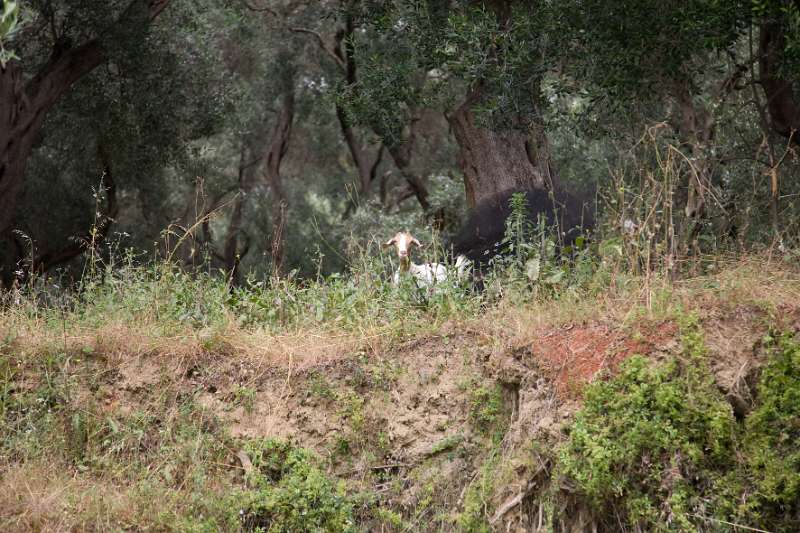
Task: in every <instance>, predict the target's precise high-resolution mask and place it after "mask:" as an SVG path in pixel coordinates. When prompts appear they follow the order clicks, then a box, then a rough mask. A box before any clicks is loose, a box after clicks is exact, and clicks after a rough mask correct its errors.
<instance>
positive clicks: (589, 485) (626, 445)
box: [557, 316, 800, 531]
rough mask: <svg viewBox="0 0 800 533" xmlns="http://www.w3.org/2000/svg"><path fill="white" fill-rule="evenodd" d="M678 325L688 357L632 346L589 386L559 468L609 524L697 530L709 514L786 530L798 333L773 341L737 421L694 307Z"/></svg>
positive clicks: (798, 404)
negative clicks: (661, 357)
mask: <svg viewBox="0 0 800 533" xmlns="http://www.w3.org/2000/svg"><path fill="white" fill-rule="evenodd" d="M682 327H683V330H684V331H683V341H684V353H685V356H686V357H687V359H686V360H685V361H683V362H679V361H677V360H670V361H667V362H663V363H660V364H654V363H650V362H648V361H647V360H646V359H644V358H642V357H639V356H635V357H633V358H631V359H630V360H628V361H626V362H625V363H624V364H623V365H622V367H621V369H620V374H619V376H617V377H616V378H614V379H612V380H610V381H607V382H599V383H596V384H594V385H591V386H590V387H589V388H588V389H587V391H586V397H585V402H584V407H583V409H582V410H581V411H580V412H579V413H578V415H577V416H576V418H575V421H574V423H573V424H572V425H571V427H570V430H569V434H570V436H569V441H568V442H567V443H566V444H565V445H564V446H563V447H562V448H561V449H560V450H559V453H558V467H557V468H558V471H559V472H560V473H561V475H564V476H566V477H568V478H569V479H570V480H571V482H572V483H574V484H575V486H576V487H577V489H578V491H579V492H580V493H581V494H582V495H583V496H584V497H586V498H587V499H588V500H589V501H590V502H591V503H592V505H593V506H594V509H595V511H596V512H597V514H598V516H599V517H600V519H601V520H607V521H608V524H610V525H614V526H616V525H617V524H619V522H618V520H622V521H623V522H622V523H623V524H624V525H625V527H631V528H635V527H641V528H645V529H648V530H670V529H676V528H677V529H679V530H685V531H694V530H696V529H697V528H698V527H699V526H698V524H702V523H703V522H702V520H703V519H704V518H709V519H710V520H712V521H713V520H723V521H727V522H733V523H737V524H742V525H749V526H754V527H758V528H761V529H766V530H769V531H792V530H793V529H794V524H796V522H797V519H798V517H800V508H799V507H798V503H797V502H798V491H800V453H798V450H797V446H796V442H797V439H798V427H800V425H798V420H800V401H798V398H799V397H800V378H798V376H800V372H798V370H800V344H798V343H797V341H796V340H794V339H793V338H792V337H790V336H782V337H780V339H779V340H777V341H776V342H775V343H774V345H773V348H772V349H771V350H770V359H769V363H768V365H767V366H766V367H765V369H764V370H763V372H762V375H761V378H760V380H759V384H758V395H757V407H756V409H755V410H753V411H752V412H751V413H750V414H749V415H748V416H747V418H746V419H745V421H744V422H743V423H737V422H736V420H734V418H733V415H732V413H731V409H730V407H729V405H728V404H727V403H726V402H725V401H724V399H723V398H722V396H721V395H720V393H719V392H718V390H717V388H716V386H715V384H714V381H713V379H712V377H711V376H710V373H709V372H708V370H707V368H706V366H705V359H704V357H705V355H704V354H705V347H704V345H703V343H702V335H701V334H700V332H699V327H698V326H697V319H696V318H694V317H691V316H690V317H688V318H686V319H685V320H684V323H683V326H682Z"/></svg>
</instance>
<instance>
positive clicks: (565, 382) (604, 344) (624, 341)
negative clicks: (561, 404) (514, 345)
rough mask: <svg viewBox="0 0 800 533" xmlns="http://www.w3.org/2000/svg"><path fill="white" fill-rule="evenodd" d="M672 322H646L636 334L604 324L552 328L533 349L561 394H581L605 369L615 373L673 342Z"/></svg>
mask: <svg viewBox="0 0 800 533" xmlns="http://www.w3.org/2000/svg"><path fill="white" fill-rule="evenodd" d="M677 332H678V328H677V326H676V325H675V324H674V323H673V322H661V323H656V324H646V325H643V326H641V327H640V330H639V331H638V332H637V333H636V334H635V336H634V334H633V333H632V332H629V331H623V330H621V329H616V328H612V327H610V326H608V325H605V324H593V325H585V326H575V325H573V326H569V327H567V328H561V329H556V330H551V331H550V332H547V333H545V334H544V335H542V336H540V337H539V338H537V339H536V340H535V341H534V342H533V346H532V351H533V354H534V356H535V357H536V358H537V359H538V361H539V364H540V366H541V368H542V370H544V371H545V372H546V373H547V374H549V375H550V377H551V379H552V380H553V382H554V384H555V388H556V392H557V393H558V394H559V395H561V396H580V393H581V391H582V389H583V387H584V386H585V385H586V384H587V383H591V382H592V381H593V380H594V379H595V377H596V376H597V375H598V374H599V373H600V372H602V371H609V372H612V373H613V372H615V371H616V369H617V367H618V366H619V364H620V363H621V362H622V361H624V360H626V359H628V358H629V357H631V356H632V355H634V354H637V353H638V354H648V353H651V352H654V351H657V350H661V349H663V348H664V347H665V346H666V345H668V344H670V342H671V341H674V339H675V337H676V335H677Z"/></svg>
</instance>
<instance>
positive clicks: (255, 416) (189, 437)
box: [0, 257, 800, 532]
mask: <svg viewBox="0 0 800 533" xmlns="http://www.w3.org/2000/svg"><path fill="white" fill-rule="evenodd" d="M578 267H579V265H578ZM578 267H573V269H572V270H570V271H568V272H567V271H563V270H562V271H561V272H562V274H560V275H558V276H554V275H553V273H552V272H551V273H550V274H547V276H549V277H546V276H545V274H546V273H545V272H542V273H540V272H539V270H538V266H537V271H536V272H535V274H536V276H534V277H531V276H530V274H531V272H530V269H528V270H527V271H526V276H527V277H525V276H522V277H520V276H518V275H517V276H516V277H515V276H514V275H512V274H511V273H508V272H507V273H506V275H505V276H506V277H504V278H503V283H496V284H493V283H492V282H491V280H490V282H489V283H487V290H486V291H484V292H482V293H474V292H473V291H471V290H470V288H469V287H464V286H451V287H443V288H441V290H438V291H436V292H434V293H427V292H425V291H422V292H420V291H418V290H416V288H415V287H411V286H406V287H401V288H395V287H392V286H391V285H390V284H388V283H387V282H386V281H385V279H386V277H385V276H384V275H383V274H382V273H381V272H380V271H378V270H377V269H370V268H363V269H361V270H359V271H355V272H353V273H351V274H349V275H346V276H341V277H333V278H330V279H327V280H320V281H319V282H316V283H304V284H297V283H293V282H291V281H281V282H274V283H253V284H250V285H248V286H247V287H246V288H242V289H236V290H233V291H230V290H229V289H228V287H227V285H226V284H225V283H224V282H223V281H220V280H218V279H216V278H213V277H210V276H209V277H206V276H200V277H197V276H188V275H185V274H182V273H180V272H178V271H176V270H174V269H172V268H169V267H168V266H165V265H160V266H157V267H154V268H139V267H133V266H130V267H127V268H123V269H120V270H117V271H116V273H111V272H108V273H105V275H103V276H101V275H97V276H88V277H87V280H86V281H85V283H84V286H83V288H82V290H81V291H79V292H77V293H70V294H66V293H64V292H62V291H60V290H59V289H58V288H57V287H53V286H48V285H47V283H44V282H42V283H41V284H40V285H38V288H37V289H36V290H35V291H33V290H32V291H21V292H16V293H13V294H11V295H9V296H8V299H7V301H6V302H4V305H3V307H2V311H1V312H0V424H2V428H0V435H2V443H1V444H0V530H2V531H30V530H48V531H61V530H98V531H100V530H102V531H110V530H122V529H124V530H159V531H161V530H173V531H219V530H228V531H231V530H234V531H235V530H245V531H252V530H259V528H260V530H269V531H311V530H322V531H359V530H370V531H397V532H401V531H489V530H496V531H507V530H514V528H519V530H525V531H538V530H541V531H549V530H553V531H582V530H587V531H589V530H592V528H594V527H597V528H599V530H620V529H624V530H630V531H636V530H639V531H652V530H682V531H697V530H704V531H741V530H742V529H738V528H737V527H738V526H748V527H751V528H757V529H761V530H767V531H792V530H796V528H795V526H796V525H797V524H798V521H800V504H798V501H800V451H798V447H797V445H796V443H797V442H798V439H799V438H800V338H798V333H800V272H799V271H798V270H797V268H796V266H794V265H792V264H791V263H790V262H785V261H778V260H775V259H772V258H769V257H751V258H745V259H736V260H731V261H729V262H725V261H720V260H716V261H715V262H706V263H703V264H698V266H697V268H696V271H697V272H703V273H702V274H699V273H698V274H695V275H692V276H687V277H685V278H682V279H680V280H679V281H669V280H668V279H666V278H665V277H663V276H660V275H657V274H648V275H643V276H629V275H625V274H623V273H622V272H621V271H619V270H614V269H613V268H612V267H610V266H608V265H606V266H603V265H600V266H599V267H598V268H594V269H593V270H592V272H590V273H588V274H586V273H580V272H579V269H578ZM543 269H544V267H543ZM737 525H738V526H737Z"/></svg>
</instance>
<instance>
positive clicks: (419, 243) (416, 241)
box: [411, 237, 422, 248]
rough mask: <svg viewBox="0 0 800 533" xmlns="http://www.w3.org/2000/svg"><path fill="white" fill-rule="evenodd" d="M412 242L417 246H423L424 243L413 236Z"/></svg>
mask: <svg viewBox="0 0 800 533" xmlns="http://www.w3.org/2000/svg"><path fill="white" fill-rule="evenodd" d="M411 243H412V244H416V245H417V246H419V247H420V248H422V243H421V242H419V241H418V240H417V238H416V237H411Z"/></svg>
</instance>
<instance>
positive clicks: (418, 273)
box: [393, 255, 469, 287]
mask: <svg viewBox="0 0 800 533" xmlns="http://www.w3.org/2000/svg"><path fill="white" fill-rule="evenodd" d="M468 268H469V260H468V259H467V258H466V257H464V256H463V255H459V256H458V257H457V258H456V264H455V275H456V279H462V278H463V277H464V276H465V275H466V273H467V269H468ZM401 273H402V272H401V269H398V270H396V271H395V273H394V278H393V281H394V284H395V285H399V284H400V275H401ZM408 273H409V274H411V275H412V276H414V279H415V280H416V282H417V285H419V286H420V287H430V286H432V285H436V284H437V283H443V282H445V281H447V280H448V278H449V277H450V272H448V269H447V266H446V265H443V264H442V263H423V264H421V265H417V264H415V263H413V262H410V263H409V265H408Z"/></svg>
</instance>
